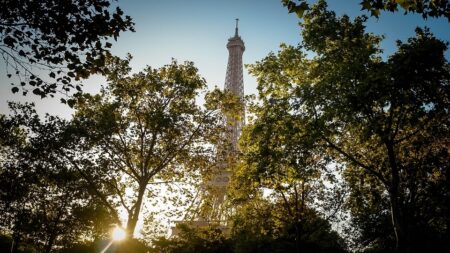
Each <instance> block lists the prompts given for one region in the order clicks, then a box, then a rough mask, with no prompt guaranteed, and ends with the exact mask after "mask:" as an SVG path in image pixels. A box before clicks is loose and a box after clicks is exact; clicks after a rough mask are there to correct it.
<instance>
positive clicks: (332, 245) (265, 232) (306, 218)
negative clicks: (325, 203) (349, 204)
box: [231, 197, 345, 252]
mask: <svg viewBox="0 0 450 253" xmlns="http://www.w3.org/2000/svg"><path fill="white" fill-rule="evenodd" d="M290 205H291V209H294V205H295V204H294V203H290ZM236 209H237V210H236V214H235V215H234V217H233V218H232V220H231V221H232V224H233V225H232V232H231V238H232V239H233V241H234V244H235V246H234V249H235V250H234V252H345V244H344V242H343V240H342V238H340V236H339V235H338V234H337V232H335V231H333V230H332V229H331V225H330V223H329V221H327V220H325V219H323V218H321V217H320V216H319V215H318V213H317V212H316V211H314V210H313V209H310V208H304V210H303V212H302V217H301V218H302V219H301V220H295V219H293V217H292V214H290V213H289V210H287V209H286V206H285V203H284V200H282V199H281V198H279V199H275V200H270V199H266V198H261V197H257V198H254V199H252V200H250V201H246V202H245V204H243V205H238V206H237V208H236Z"/></svg>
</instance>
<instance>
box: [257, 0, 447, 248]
mask: <svg viewBox="0 0 450 253" xmlns="http://www.w3.org/2000/svg"><path fill="white" fill-rule="evenodd" d="M365 20H366V18H364V17H357V18H356V19H355V20H353V21H351V20H350V19H349V17H347V16H343V17H341V18H337V17H336V16H335V14H334V13H333V12H330V11H328V10H326V4H325V1H319V3H318V4H317V5H315V6H314V7H312V8H311V10H310V11H309V12H308V13H307V14H306V15H305V16H304V21H303V23H302V25H301V26H302V36H303V42H302V44H301V45H300V46H298V47H292V46H284V47H283V48H282V49H281V51H280V52H279V53H278V54H277V55H275V54H270V55H269V56H267V57H266V58H265V59H263V60H262V61H261V62H258V63H256V64H254V65H252V66H251V72H252V73H253V74H254V75H255V76H256V77H257V78H258V89H259V93H260V96H261V97H265V99H263V100H262V101H261V102H262V106H263V107H264V108H265V110H268V111H270V112H271V113H272V114H274V115H276V114H277V113H279V112H277V111H273V112H272V111H271V108H274V109H277V107H273V106H272V104H271V103H272V101H277V100H279V99H281V100H286V101H288V102H289V106H288V107H287V108H286V112H287V113H289V114H291V115H293V117H294V118H295V122H296V124H298V126H297V129H302V132H304V133H305V134H304V135H300V136H298V137H297V136H295V137H297V139H296V140H297V145H296V146H295V147H297V148H298V151H297V152H307V151H308V152H311V151H309V150H307V149H306V150H305V149H304V147H305V145H304V144H305V143H309V144H310V145H308V146H306V147H309V148H313V149H314V151H315V152H317V153H321V154H322V155H323V156H325V157H331V158H332V159H331V160H330V162H331V163H333V164H341V165H343V166H345V167H346V172H345V174H344V175H346V176H348V177H350V178H355V177H358V176H360V175H363V178H362V179H361V180H366V179H365V178H366V177H368V178H370V180H375V181H376V184H377V185H380V192H379V193H380V194H379V195H380V196H381V197H382V198H383V199H384V200H387V202H388V203H389V210H387V211H388V213H389V215H390V217H391V222H392V228H393V232H394V236H395V241H396V246H395V248H396V249H397V250H398V251H408V250H411V249H412V248H413V247H415V246H414V245H416V244H417V243H420V240H417V238H422V237H421V231H425V229H421V227H422V228H426V229H427V230H432V231H438V232H437V234H439V235H441V236H445V235H446V234H448V231H447V230H446V225H444V224H448V223H447V222H448V220H447V218H446V216H445V215H446V214H444V213H446V212H447V211H442V212H441V211H439V212H433V213H432V215H431V216H433V218H431V216H428V215H427V214H426V212H425V211H424V210H428V205H426V204H425V202H424V201H425V200H426V199H435V200H436V201H437V203H439V204H438V205H439V206H440V207H442V208H443V209H440V210H448V209H447V208H445V205H446V203H447V201H448V194H447V193H446V192H447V190H448V188H447V183H446V182H447V181H446V180H447V179H446V178H445V175H446V171H447V170H448V164H449V155H448V149H447V145H446V143H447V142H448V136H449V130H448V129H449V127H448V124H449V115H448V113H449V110H448V106H449V104H448V101H449V97H448V96H449V93H448V84H449V80H450V74H449V71H448V69H449V64H448V62H447V60H446V59H445V57H444V52H445V51H446V50H447V44H446V43H444V42H442V41H440V40H438V39H436V38H435V37H433V36H432V34H431V33H430V32H429V31H428V30H421V29H418V30H417V31H416V37H414V38H411V39H409V40H408V42H406V43H401V42H399V43H398V51H397V52H396V53H395V54H393V55H392V56H390V57H389V59H388V60H387V61H383V60H382V59H381V57H380V56H379V53H380V50H379V49H378V44H379V42H380V40H381V38H380V37H377V36H374V35H372V34H368V33H365V31H364V21H365ZM306 50H309V51H312V52H313V53H314V55H315V56H314V57H313V58H308V57H306V54H305V51H306ZM270 123H271V122H270V121H269V122H268V124H270ZM272 138H273V137H272ZM282 141H284V140H283V139H282ZM290 142H291V140H289V142H287V143H290ZM275 162H276V161H275ZM432 189H433V190H432ZM438 189H439V190H438ZM373 190H376V189H373ZM434 194H438V196H439V197H438V196H436V195H434ZM434 220H439V222H438V223H434Z"/></svg>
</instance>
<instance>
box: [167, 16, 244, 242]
mask: <svg viewBox="0 0 450 253" xmlns="http://www.w3.org/2000/svg"><path fill="white" fill-rule="evenodd" d="M238 22H239V19H236V28H235V33H234V36H233V37H231V38H229V39H228V43H227V49H228V65H227V72H226V77H225V85H224V86H225V87H224V89H225V91H228V92H230V93H231V94H233V95H234V96H236V97H238V98H239V99H240V100H241V101H242V102H243V100H244V79H243V64H242V55H243V53H244V51H245V46H244V41H243V40H242V39H241V37H240V36H239V30H238V29H239V28H238ZM240 114H241V115H239V116H238V117H225V119H224V124H225V126H226V129H227V131H226V133H224V135H225V139H226V140H227V142H226V143H224V144H223V145H222V146H221V147H218V148H217V160H218V166H217V168H216V171H215V173H213V174H214V175H213V177H212V179H211V180H209V181H208V182H205V183H204V184H205V185H204V187H202V189H200V196H199V197H200V198H201V199H200V201H198V205H197V208H196V210H195V211H194V215H193V216H192V217H191V219H190V221H188V220H185V221H182V222H181V223H186V224H189V225H190V226H194V227H205V226H209V225H215V226H219V227H220V228H221V229H222V230H227V224H226V223H227V208H226V207H225V206H224V201H225V196H226V191H227V187H228V184H229V182H230V178H231V171H230V169H229V168H230V165H231V163H232V161H233V160H234V158H235V156H236V155H237V151H238V139H239V136H240V135H241V131H242V126H243V125H244V118H245V117H244V116H245V115H244V111H242V112H240ZM230 158H231V159H230ZM194 201H195V200H194ZM205 207H206V208H205ZM205 210H206V211H205ZM177 234H178V231H177V229H173V230H172V235H177Z"/></svg>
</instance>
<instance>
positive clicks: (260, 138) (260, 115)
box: [232, 91, 344, 252]
mask: <svg viewBox="0 0 450 253" xmlns="http://www.w3.org/2000/svg"><path fill="white" fill-rule="evenodd" d="M280 92H283V91H280ZM260 95H262V94H260ZM260 98H261V101H264V102H263V103H267V105H268V106H267V107H266V106H260V105H259V103H257V104H255V105H253V106H251V109H250V111H251V112H252V115H254V117H255V120H254V121H252V122H250V123H249V124H247V125H246V127H245V128H244V131H243V134H242V136H241V140H240V148H241V152H242V153H241V154H240V159H241V164H240V165H239V166H237V169H236V170H235V171H234V181H235V183H236V185H234V186H235V187H233V190H234V198H235V199H234V202H232V204H234V206H238V207H235V208H236V209H238V210H240V209H241V208H243V209H253V208H255V209H257V210H256V212H257V213H259V212H261V211H260V210H258V209H259V208H258V206H259V205H262V206H267V208H266V209H267V210H271V209H272V210H273V211H270V213H269V215H268V217H265V218H263V217H257V218H256V217H252V218H250V217H245V218H248V219H249V220H253V221H254V222H256V223H259V222H262V221H263V220H266V221H267V220H270V219H273V220H274V221H273V223H274V224H282V225H278V227H282V228H283V229H285V230H289V231H288V232H282V233H281V232H278V235H277V236H274V237H275V238H278V237H283V236H285V237H286V239H288V240H289V242H290V243H292V246H293V248H294V249H295V250H296V252H301V251H302V250H304V248H305V247H308V246H306V245H305V243H307V242H310V237H311V236H312V235H313V234H315V233H316V232H317V231H320V230H321V229H323V228H322V227H321V226H320V225H319V226H315V225H311V224H312V223H314V222H315V221H317V222H318V220H319V219H322V218H319V214H318V211H317V210H319V209H320V211H321V212H322V215H323V216H324V217H325V218H324V219H323V221H324V224H328V223H327V222H328V221H329V220H330V219H332V218H335V217H334V216H335V214H336V213H337V211H338V210H339V208H340V206H341V205H342V203H343V200H344V194H342V192H341V189H340V187H339V185H338V184H337V183H336V180H335V179H334V175H333V174H332V173H331V170H330V169H328V168H327V167H326V165H328V160H329V158H328V157H325V156H324V157H321V156H319V155H318V154H317V153H315V150H314V148H313V146H312V143H307V142H303V143H299V142H298V139H297V138H301V136H304V135H306V134H307V133H305V130H304V129H302V128H301V125H300V124H298V123H297V122H296V117H295V116H294V115H292V114H291V113H290V104H289V98H287V97H283V98H280V97H275V96H267V97H266V96H263V95H262V96H261V97H260ZM300 145H302V146H300ZM232 185H233V184H232ZM327 185H328V186H327ZM331 185H333V186H334V187H331ZM245 186H246V187H245ZM261 195H265V196H266V197H265V198H266V200H264V198H262V197H261ZM232 196H233V194H232ZM259 198H262V199H260V200H259V202H263V203H259V202H258V199H259ZM248 201H250V202H257V203H253V205H248V203H246V202H248ZM264 201H268V202H269V203H264ZM240 202H243V203H240ZM240 204H243V207H240ZM245 212H247V211H245ZM248 212H253V211H248ZM245 218H241V219H239V221H237V222H234V224H236V226H238V227H239V225H240V224H241V223H243V224H246V222H244V221H245ZM312 220H314V222H312ZM318 223H319V222H318ZM276 227H277V225H275V226H274V227H272V228H270V229H271V230H277V229H278V230H282V229H281V228H276ZM327 228H328V227H327ZM246 232H249V231H246ZM246 232H244V233H246ZM255 233H257V232H256V231H252V232H249V234H255ZM321 243H322V244H323V245H324V244H325V241H323V242H321Z"/></svg>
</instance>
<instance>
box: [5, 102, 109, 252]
mask: <svg viewBox="0 0 450 253" xmlns="http://www.w3.org/2000/svg"><path fill="white" fill-rule="evenodd" d="M11 110H12V112H13V115H11V116H8V117H6V116H2V117H1V118H0V137H1V138H0V142H1V144H2V150H1V153H0V156H1V157H2V159H1V161H0V210H1V211H2V213H3V214H4V216H2V218H1V220H0V229H1V231H2V232H4V233H11V234H12V239H13V240H12V245H11V252H17V250H18V247H19V245H21V244H22V243H24V242H30V243H31V244H32V245H34V246H35V247H36V248H38V249H39V250H40V251H41V252H50V251H52V250H53V249H54V248H55V247H67V246H70V245H72V244H74V243H76V242H78V241H80V240H81V237H84V239H89V238H90V239H93V237H95V236H102V235H103V234H104V232H105V230H108V227H109V225H110V224H111V221H112V219H111V216H112V215H110V214H109V213H108V212H106V213H105V212H104V207H103V206H102V205H101V203H98V202H96V201H95V199H94V198H92V197H91V196H90V195H89V194H88V192H87V191H86V190H85V186H86V184H85V182H84V181H83V180H82V178H80V176H79V175H78V173H77V171H74V170H72V169H71V166H70V165H69V164H67V163H66V161H65V160H64V159H61V157H60V156H59V153H60V150H61V149H62V147H63V146H64V145H66V144H67V142H66V141H67V139H65V138H64V136H65V135H64V134H62V133H64V132H66V130H67V129H66V127H67V125H68V123H67V122H66V121H64V120H61V119H59V118H56V117H51V116H47V117H46V118H45V120H44V121H42V120H41V119H40V118H39V117H38V115H37V114H36V112H35V111H34V109H33V106H32V105H18V104H11ZM102 212H103V214H102ZM94 216H96V217H94ZM99 226H103V227H102V228H99ZM91 231H92V232H91Z"/></svg>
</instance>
